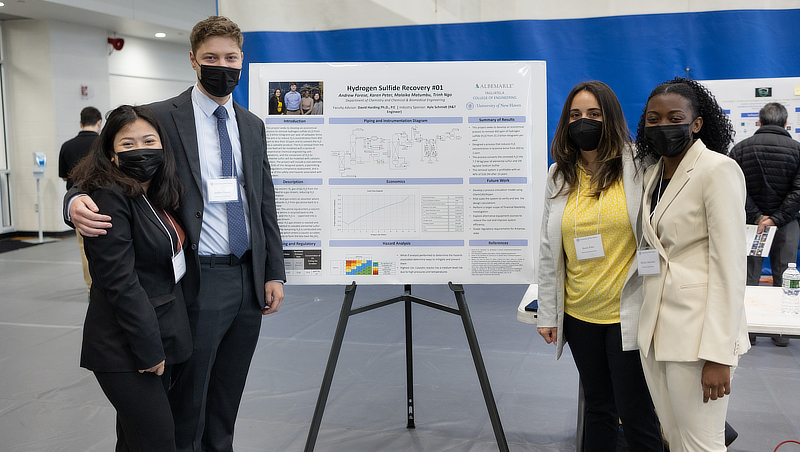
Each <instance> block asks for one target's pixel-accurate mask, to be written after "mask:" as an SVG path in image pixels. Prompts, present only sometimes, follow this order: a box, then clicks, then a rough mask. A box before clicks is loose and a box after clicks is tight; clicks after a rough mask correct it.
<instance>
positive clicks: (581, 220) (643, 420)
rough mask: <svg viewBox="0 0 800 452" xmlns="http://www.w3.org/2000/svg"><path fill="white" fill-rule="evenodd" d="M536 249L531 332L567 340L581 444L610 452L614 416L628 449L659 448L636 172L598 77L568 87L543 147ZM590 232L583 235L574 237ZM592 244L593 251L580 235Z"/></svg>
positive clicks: (614, 106) (616, 112)
mask: <svg viewBox="0 0 800 452" xmlns="http://www.w3.org/2000/svg"><path fill="white" fill-rule="evenodd" d="M550 152H551V154H552V157H553V160H555V163H554V164H553V165H552V166H551V167H550V171H549V174H548V178H547V188H546V192H545V201H544V205H545V207H544V214H543V216H542V228H541V239H540V250H539V266H538V267H539V276H538V281H539V311H538V331H539V334H541V336H542V337H543V338H544V340H545V341H546V342H547V343H548V344H550V343H555V344H556V346H557V352H556V358H559V357H560V356H561V351H562V349H563V347H564V342H567V343H569V346H570V349H571V350H572V356H573V357H574V359H575V365H576V366H577V367H578V372H579V373H580V379H581V384H582V385H583V389H584V396H585V401H586V409H585V417H584V419H585V420H584V434H585V439H584V450H586V451H613V450H616V447H617V434H618V432H619V419H622V426H623V430H624V432H625V438H626V440H627V442H628V444H629V446H630V449H631V450H637V451H661V450H663V445H662V441H661V434H660V431H659V427H658V420H657V418H656V415H655V413H654V412H653V404H652V402H651V401H650V395H649V393H648V391H647V384H646V383H645V379H644V375H643V373H642V366H641V363H640V360H639V352H638V351H637V350H636V348H637V347H636V331H637V327H638V320H639V308H640V307H641V304H642V292H641V284H642V281H641V278H640V277H639V275H638V272H637V266H636V244H637V241H638V239H639V238H640V237H641V229H640V226H639V224H640V214H639V211H640V207H641V201H642V179H641V176H642V174H641V172H640V171H638V170H637V168H636V166H635V165H634V159H633V152H632V150H631V147H630V134H629V132H628V127H627V125H626V123H625V118H624V116H623V113H622V107H621V106H620V104H619V101H618V100H617V97H616V96H615V95H614V92H613V91H611V88H609V87H608V86H607V85H606V84H604V83H602V82H597V81H591V82H585V83H581V84H579V85H578V86H576V87H575V88H573V90H572V92H570V94H569V97H567V100H566V102H565V103H564V108H563V109H562V111H561V119H560V120H559V123H558V126H557V128H556V133H555V138H554V139H553V144H552V146H551V148H550ZM581 240H589V242H580V241H581ZM579 242H580V243H590V244H595V245H596V246H597V247H599V248H601V249H602V251H601V253H599V254H593V253H591V252H589V251H588V250H587V249H585V247H584V246H582V245H580V243H579Z"/></svg>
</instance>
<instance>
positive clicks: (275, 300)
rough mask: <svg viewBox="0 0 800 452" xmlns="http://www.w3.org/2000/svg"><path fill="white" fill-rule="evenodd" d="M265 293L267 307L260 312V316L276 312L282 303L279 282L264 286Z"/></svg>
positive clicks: (271, 282)
mask: <svg viewBox="0 0 800 452" xmlns="http://www.w3.org/2000/svg"><path fill="white" fill-rule="evenodd" d="M264 291H265V293H266V300H267V307H266V308H263V309H262V310H261V314H262V315H267V314H272V313H273V312H278V309H279V308H280V307H281V302H282V301H283V283H282V282H280V281H269V282H268V283H266V284H264Z"/></svg>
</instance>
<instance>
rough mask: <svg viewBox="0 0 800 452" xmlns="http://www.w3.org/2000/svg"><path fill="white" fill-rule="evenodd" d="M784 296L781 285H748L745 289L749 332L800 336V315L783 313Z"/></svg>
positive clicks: (745, 308) (745, 307) (745, 306)
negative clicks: (782, 299)
mask: <svg viewBox="0 0 800 452" xmlns="http://www.w3.org/2000/svg"><path fill="white" fill-rule="evenodd" d="M782 296H783V290H782V289H781V288H780V287H771V286H747V288H746V289H745V291H744V310H745V313H746V315H747V331H748V332H750V333H753V334H756V335H776V334H782V335H783V336H794V337H800V315H791V316H790V315H783V314H781V297H782Z"/></svg>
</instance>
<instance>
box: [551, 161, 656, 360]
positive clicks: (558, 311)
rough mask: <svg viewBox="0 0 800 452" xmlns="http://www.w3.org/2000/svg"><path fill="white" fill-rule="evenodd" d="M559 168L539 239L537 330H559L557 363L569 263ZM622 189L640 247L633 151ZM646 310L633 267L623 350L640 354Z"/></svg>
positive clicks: (625, 296) (625, 291)
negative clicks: (641, 312)
mask: <svg viewBox="0 0 800 452" xmlns="http://www.w3.org/2000/svg"><path fill="white" fill-rule="evenodd" d="M555 168H556V165H555V164H553V165H551V166H550V171H549V173H548V175H547V188H546V190H545V197H544V213H543V215H542V229H541V233H540V234H541V235H540V239H539V268H538V270H539V273H538V277H537V280H538V283H539V288H538V289H539V311H538V313H537V316H538V319H537V327H539V328H545V327H548V328H554V327H557V328H558V332H557V339H558V341H557V347H556V359H558V358H560V357H561V352H562V350H563V349H564V328H563V324H564V290H565V289H564V285H565V283H564V279H565V275H566V259H565V257H564V247H563V246H562V239H561V218H562V217H563V215H564V209H565V208H566V206H567V198H568V196H566V195H561V196H558V197H556V198H553V195H555V194H556V193H557V192H558V190H559V188H561V183H562V182H561V179H559V180H555V178H554V177H553V174H554V172H555ZM622 185H623V187H624V189H625V203H626V204H627V210H628V219H629V220H630V222H631V229H633V233H634V235H635V236H636V241H637V243H638V241H639V239H640V238H641V236H642V235H641V230H642V227H641V215H640V213H641V203H642V172H641V171H638V170H637V168H636V164H635V163H634V161H633V153H632V150H631V149H630V148H629V147H626V148H625V151H624V152H623V154H622ZM641 306H642V279H641V278H639V275H638V273H637V266H636V265H635V264H634V265H631V267H630V268H629V269H628V276H627V277H626V278H625V284H624V285H623V286H622V293H621V294H620V303H619V316H620V327H621V329H622V349H623V350H636V348H637V346H636V329H637V328H638V326H639V309H640V307H641Z"/></svg>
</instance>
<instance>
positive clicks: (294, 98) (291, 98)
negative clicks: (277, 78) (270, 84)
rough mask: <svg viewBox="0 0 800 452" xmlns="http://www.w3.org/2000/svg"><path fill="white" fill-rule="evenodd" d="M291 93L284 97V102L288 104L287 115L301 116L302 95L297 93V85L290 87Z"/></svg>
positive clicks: (293, 84)
mask: <svg viewBox="0 0 800 452" xmlns="http://www.w3.org/2000/svg"><path fill="white" fill-rule="evenodd" d="M289 89H290V91H289V92H288V93H286V95H284V96H283V100H284V102H286V114H287V115H299V114H300V93H298V92H297V83H294V82H292V84H291V85H289Z"/></svg>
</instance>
